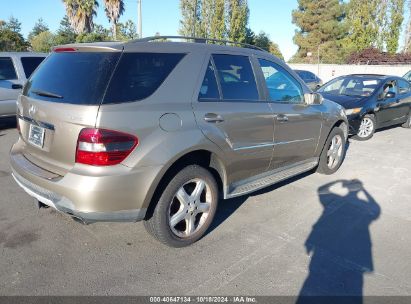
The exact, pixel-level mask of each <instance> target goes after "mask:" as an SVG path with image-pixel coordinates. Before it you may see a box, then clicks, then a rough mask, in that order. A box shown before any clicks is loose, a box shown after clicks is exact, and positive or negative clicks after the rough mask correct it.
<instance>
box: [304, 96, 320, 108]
mask: <svg viewBox="0 0 411 304" xmlns="http://www.w3.org/2000/svg"><path fill="white" fill-rule="evenodd" d="M323 100H324V98H323V97H322V96H321V94H318V93H306V94H304V101H305V104H306V105H308V106H311V105H320V104H322V103H323Z"/></svg>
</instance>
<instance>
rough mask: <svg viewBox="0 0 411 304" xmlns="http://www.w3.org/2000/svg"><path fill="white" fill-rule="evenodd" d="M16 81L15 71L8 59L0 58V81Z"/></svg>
mask: <svg viewBox="0 0 411 304" xmlns="http://www.w3.org/2000/svg"><path fill="white" fill-rule="evenodd" d="M13 79H17V74H16V70H15V69H14V65H13V61H12V60H11V58H10V57H0V80H13Z"/></svg>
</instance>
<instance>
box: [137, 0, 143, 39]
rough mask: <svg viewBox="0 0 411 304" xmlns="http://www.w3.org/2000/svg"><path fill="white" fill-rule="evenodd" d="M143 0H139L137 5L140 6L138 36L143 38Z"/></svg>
mask: <svg viewBox="0 0 411 304" xmlns="http://www.w3.org/2000/svg"><path fill="white" fill-rule="evenodd" d="M141 1H142V0H137V7H138V9H137V10H138V20H137V21H138V23H137V24H138V38H140V39H141V38H143V20H142V17H143V14H142V12H141Z"/></svg>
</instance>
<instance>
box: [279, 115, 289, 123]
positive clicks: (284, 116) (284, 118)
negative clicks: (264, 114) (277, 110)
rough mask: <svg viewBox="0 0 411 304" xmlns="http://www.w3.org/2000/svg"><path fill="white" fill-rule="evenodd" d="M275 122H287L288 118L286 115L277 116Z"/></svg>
mask: <svg viewBox="0 0 411 304" xmlns="http://www.w3.org/2000/svg"><path fill="white" fill-rule="evenodd" d="M277 121H279V122H287V121H288V117H287V116H286V115H282V114H281V115H277Z"/></svg>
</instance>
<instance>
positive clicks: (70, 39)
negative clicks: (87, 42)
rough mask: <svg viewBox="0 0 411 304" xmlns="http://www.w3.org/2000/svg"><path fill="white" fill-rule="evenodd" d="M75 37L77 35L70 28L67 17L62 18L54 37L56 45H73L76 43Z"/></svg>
mask: <svg viewBox="0 0 411 304" xmlns="http://www.w3.org/2000/svg"><path fill="white" fill-rule="evenodd" d="M76 37H77V34H76V33H75V32H74V30H73V28H72V27H71V25H70V21H69V20H68V17H67V16H64V18H63V19H62V20H61V21H60V27H59V28H58V30H57V34H56V35H55V37H54V41H55V43H56V45H61V44H68V43H74V42H76Z"/></svg>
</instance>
